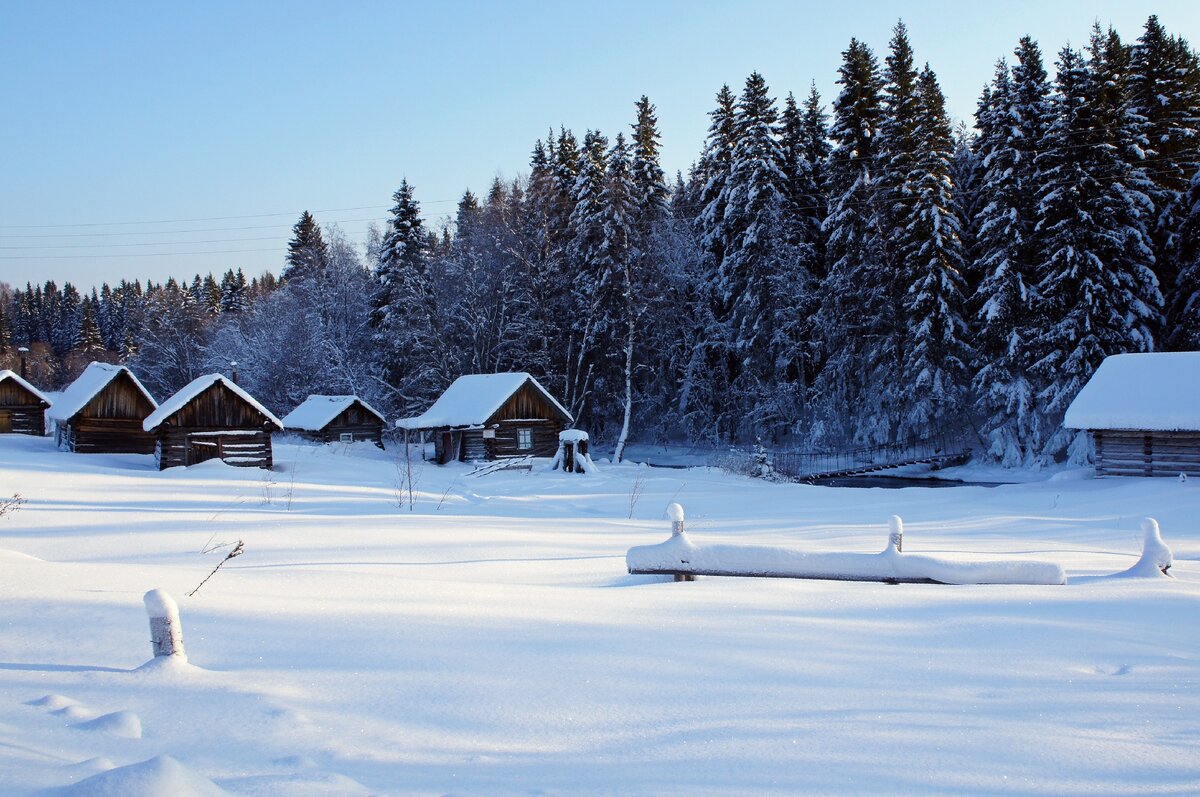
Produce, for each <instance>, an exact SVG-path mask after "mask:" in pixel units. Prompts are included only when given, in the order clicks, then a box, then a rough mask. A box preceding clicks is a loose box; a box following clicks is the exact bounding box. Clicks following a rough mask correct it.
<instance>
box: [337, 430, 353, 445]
mask: <svg viewBox="0 0 1200 797" xmlns="http://www.w3.org/2000/svg"><path fill="white" fill-rule="evenodd" d="M338 439H340V440H341V441H342V442H343V443H353V442H354V432H342V433H341V434H340V435H339V436H338Z"/></svg>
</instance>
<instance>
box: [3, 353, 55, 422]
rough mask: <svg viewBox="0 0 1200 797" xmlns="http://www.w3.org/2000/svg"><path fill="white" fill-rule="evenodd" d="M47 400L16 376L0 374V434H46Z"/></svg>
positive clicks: (6, 371)
mask: <svg viewBox="0 0 1200 797" xmlns="http://www.w3.org/2000/svg"><path fill="white" fill-rule="evenodd" d="M50 404H51V401H50V399H48V398H46V396H45V395H44V394H43V393H42V392H41V391H39V390H38V389H37V388H36V387H34V386H33V385H31V384H29V383H28V382H26V381H25V380H24V379H22V378H21V377H20V376H19V375H18V374H16V373H14V372H12V371H8V370H4V371H0V434H9V433H16V434H33V435H38V436H39V437H40V436H41V435H44V434H45V433H46V416H45V412H46V409H47V408H48V407H49V406H50Z"/></svg>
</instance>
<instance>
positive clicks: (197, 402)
mask: <svg viewBox="0 0 1200 797" xmlns="http://www.w3.org/2000/svg"><path fill="white" fill-rule="evenodd" d="M142 426H143V428H144V429H145V430H146V431H147V432H150V433H151V434H153V435H154V436H155V441H156V442H155V448H154V454H155V458H156V459H157V461H158V468H159V470H163V469H164V468H170V467H174V466H176V465H195V464H197V463H200V462H205V461H207V460H210V459H221V460H223V461H225V462H226V463H228V464H230V465H239V466H244V467H256V468H269V467H271V465H272V464H274V463H273V458H272V449H271V433H272V432H279V431H283V424H282V423H280V422H279V419H278V418H276V417H275V416H274V415H272V414H271V412H270V411H269V410H268V409H267V408H266V407H264V406H263V405H262V404H259V403H258V401H256V400H255V399H254V397H253V396H251V395H250V394H249V393H247V392H246V391H244V390H242V389H241V388H240V387H238V386H237V385H236V384H234V383H233V382H231V381H229V380H228V379H226V378H225V377H224V376H221V375H220V374H207V375H205V376H201V377H198V378H196V379H194V380H193V381H192V382H191V383H189V384H188V385H187V386H186V387H184V388H183V389H182V390H180V391H179V392H178V393H176V394H175V395H174V396H171V397H170V398H169V399H167V400H165V401H164V402H163V403H162V404H161V405H160V406H159V408H158V409H157V410H155V411H154V412H153V413H152V414H151V415H150V416H149V417H148V418H146V420H145V421H144V422H143V424H142Z"/></svg>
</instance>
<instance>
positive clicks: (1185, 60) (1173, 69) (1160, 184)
mask: <svg viewBox="0 0 1200 797" xmlns="http://www.w3.org/2000/svg"><path fill="white" fill-rule="evenodd" d="M1130 56H1131V58H1130V64H1129V75H1128V89H1129V99H1130V105H1131V111H1132V112H1133V113H1134V114H1136V116H1137V117H1138V121H1139V122H1140V132H1141V134H1142V135H1143V136H1144V137H1145V152H1144V154H1145V164H1144V165H1145V169H1146V172H1147V175H1148V177H1149V178H1150V183H1151V184H1150V186H1149V190H1148V193H1149V196H1150V199H1151V200H1152V201H1153V203H1154V212H1155V218H1154V222H1153V224H1151V225H1150V236H1151V242H1152V248H1153V250H1154V259H1155V272H1156V274H1157V275H1158V279H1159V284H1160V285H1161V286H1162V289H1163V290H1164V291H1168V290H1170V289H1171V287H1172V286H1173V285H1174V284H1175V278H1176V276H1177V274H1178V269H1179V265H1181V263H1180V260H1179V252H1178V240H1177V237H1176V236H1177V235H1178V232H1179V229H1180V227H1181V226H1182V224H1183V222H1184V218H1185V216H1186V215H1187V209H1186V208H1185V207H1183V199H1184V195H1185V194H1186V193H1187V190H1188V183H1189V181H1190V180H1191V177H1192V175H1193V174H1195V172H1196V169H1197V168H1200V61H1198V60H1197V56H1196V53H1195V52H1194V51H1193V50H1192V49H1191V47H1189V46H1188V43H1187V42H1186V41H1185V40H1183V39H1181V38H1179V37H1177V36H1171V35H1169V34H1168V33H1167V32H1166V30H1164V29H1163V27H1162V24H1161V23H1160V22H1159V21H1158V17H1157V16H1151V17H1150V18H1149V19H1148V20H1146V26H1145V29H1144V31H1143V33H1142V36H1141V38H1139V39H1138V40H1137V43H1135V44H1134V45H1133V47H1132V48H1131V51H1130ZM1172 320H1174V319H1172ZM1170 323H1171V321H1168V324H1170Z"/></svg>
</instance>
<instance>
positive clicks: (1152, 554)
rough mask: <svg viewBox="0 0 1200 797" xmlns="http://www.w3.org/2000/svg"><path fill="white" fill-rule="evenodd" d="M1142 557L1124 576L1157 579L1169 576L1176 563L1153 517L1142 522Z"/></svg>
mask: <svg viewBox="0 0 1200 797" xmlns="http://www.w3.org/2000/svg"><path fill="white" fill-rule="evenodd" d="M1142 535H1143V536H1142V555H1141V557H1139V558H1138V561H1137V564H1135V565H1134V566H1133V567H1131V568H1129V569H1128V570H1126V571H1125V573H1124V574H1123V575H1128V576H1141V577H1150V578H1155V577H1158V576H1169V575H1170V573H1168V572H1167V571H1168V570H1170V569H1171V565H1173V564H1174V563H1175V559H1174V557H1173V556H1172V555H1171V549H1170V548H1168V547H1167V544H1166V543H1165V542H1163V538H1162V532H1161V531H1160V530H1159V528H1158V521H1157V520H1155V519H1154V518H1152V517H1148V518H1144V519H1143V520H1142Z"/></svg>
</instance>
